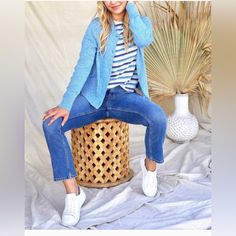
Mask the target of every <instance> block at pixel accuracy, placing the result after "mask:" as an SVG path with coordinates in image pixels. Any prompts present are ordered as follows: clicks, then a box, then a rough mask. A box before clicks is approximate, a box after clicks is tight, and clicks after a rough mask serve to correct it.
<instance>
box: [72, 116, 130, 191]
mask: <svg viewBox="0 0 236 236" xmlns="http://www.w3.org/2000/svg"><path fill="white" fill-rule="evenodd" d="M128 144H129V126H128V123H126V122H122V121H120V120H117V119H113V118H108V119H103V120H98V121H96V122H94V123H91V124H89V125H87V126H84V127H81V128H76V129H72V130H71V146H72V153H73V161H74V165H75V168H76V171H77V174H78V176H77V177H76V181H77V183H78V184H79V185H81V186H85V187H95V188H102V187H111V186H115V185H118V184H121V183H124V182H126V181H129V180H130V179H131V178H132V177H133V171H132V170H131V169H130V168H129V146H128Z"/></svg>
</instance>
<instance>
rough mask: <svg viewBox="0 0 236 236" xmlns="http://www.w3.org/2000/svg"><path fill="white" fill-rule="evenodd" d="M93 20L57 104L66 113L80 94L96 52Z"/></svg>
mask: <svg viewBox="0 0 236 236" xmlns="http://www.w3.org/2000/svg"><path fill="white" fill-rule="evenodd" d="M94 23H95V20H94V19H93V20H92V21H91V22H90V24H89V25H88V27H87V29H86V32H85V34H84V37H83V40H82V44H81V50H80V55H79V59H78V61H77V63H76V65H75V67H74V71H73V74H72V77H71V80H70V82H69V84H68V85H67V88H66V92H65V93H64V95H63V98H62V100H61V102H60V104H59V107H62V108H64V109H66V110H68V111H70V110H71V107H72V105H73V102H74V100H75V98H76V96H77V95H78V94H79V93H80V91H81V89H82V87H83V85H84V83H85V82H86V80H87V78H88V75H89V73H90V71H91V68H92V66H93V62H94V57H95V54H96V50H97V40H96V38H95V36H94V34H93V24H94Z"/></svg>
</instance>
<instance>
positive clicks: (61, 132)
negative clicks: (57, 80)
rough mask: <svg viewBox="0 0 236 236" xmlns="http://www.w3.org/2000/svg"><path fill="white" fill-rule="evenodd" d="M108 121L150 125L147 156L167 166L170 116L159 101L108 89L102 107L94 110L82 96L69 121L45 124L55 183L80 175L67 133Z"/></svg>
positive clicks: (71, 111) (137, 94) (124, 91)
mask: <svg viewBox="0 0 236 236" xmlns="http://www.w3.org/2000/svg"><path fill="white" fill-rule="evenodd" d="M104 118H115V119H118V120H121V121H124V122H127V123H131V124H137V125H144V126H146V127H147V128H146V133H145V150H146V157H147V158H148V159H151V160H154V161H155V162H157V163H163V162H164V157H163V143H164V140H165V136H166V126H167V118H166V114H165V112H164V111H163V109H162V108H161V106H159V105H158V104H156V103H155V102H153V101H151V100H150V99H149V98H147V97H145V96H143V95H141V94H139V93H137V92H136V91H135V92H128V91H126V90H124V89H123V88H122V87H121V86H117V87H115V88H111V89H108V90H107V92H106V95H105V98H104V101H103V103H102V105H101V106H100V108H98V109H96V108H94V107H93V106H92V105H91V104H90V103H89V102H88V101H87V99H86V98H85V97H84V96H83V94H82V93H80V94H79V95H78V96H77V97H76V99H75V101H74V103H73V105H72V108H71V110H70V114H69V117H68V120H67V121H66V123H65V124H64V126H61V122H62V120H63V118H62V117H59V118H57V119H56V120H55V121H54V122H53V123H52V124H51V125H50V126H48V122H49V121H50V119H51V117H49V118H47V119H46V120H44V121H43V124H42V127H43V131H44V135H45V138H46V142H47V146H48V149H49V152H50V156H51V163H52V168H53V178H54V181H57V180H64V179H69V178H73V177H75V176H77V173H76V170H75V167H74V163H73V157H72V152H71V149H70V146H69V143H68V141H67V138H66V136H65V132H66V131H68V130H71V129H74V128H79V127H83V126H85V125H88V124H90V123H93V122H95V121H97V120H100V119H104Z"/></svg>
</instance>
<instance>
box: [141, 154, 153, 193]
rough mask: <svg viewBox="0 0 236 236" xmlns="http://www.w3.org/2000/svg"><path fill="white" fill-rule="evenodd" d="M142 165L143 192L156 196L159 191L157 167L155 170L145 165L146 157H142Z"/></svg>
mask: <svg viewBox="0 0 236 236" xmlns="http://www.w3.org/2000/svg"><path fill="white" fill-rule="evenodd" d="M140 165H141V169H142V173H143V179H142V189H143V192H144V194H145V195H146V196H148V197H154V196H155V195H156V193H157V168H156V169H155V171H149V170H147V169H146V167H145V158H141V160H140Z"/></svg>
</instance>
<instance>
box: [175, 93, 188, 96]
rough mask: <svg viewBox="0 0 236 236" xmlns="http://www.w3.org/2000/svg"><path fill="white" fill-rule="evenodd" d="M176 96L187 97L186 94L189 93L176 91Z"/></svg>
mask: <svg viewBox="0 0 236 236" xmlns="http://www.w3.org/2000/svg"><path fill="white" fill-rule="evenodd" d="M175 96H178V97H186V96H188V93H176V94H175Z"/></svg>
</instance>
